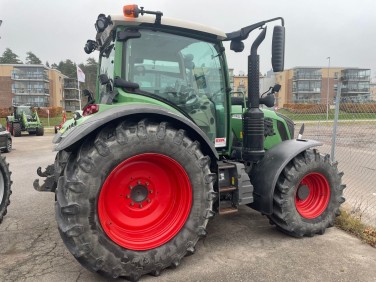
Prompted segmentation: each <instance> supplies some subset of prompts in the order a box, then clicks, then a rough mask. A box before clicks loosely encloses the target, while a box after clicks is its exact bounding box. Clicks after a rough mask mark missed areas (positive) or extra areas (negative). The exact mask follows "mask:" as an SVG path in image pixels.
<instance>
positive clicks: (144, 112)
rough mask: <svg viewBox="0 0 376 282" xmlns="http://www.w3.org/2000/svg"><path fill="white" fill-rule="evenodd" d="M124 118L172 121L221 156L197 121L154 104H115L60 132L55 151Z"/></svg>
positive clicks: (208, 150) (55, 139) (211, 152)
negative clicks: (194, 121)
mask: <svg viewBox="0 0 376 282" xmlns="http://www.w3.org/2000/svg"><path fill="white" fill-rule="evenodd" d="M124 118H138V119H144V118H149V119H151V120H153V121H156V122H157V121H167V122H170V123H172V124H173V125H174V126H176V127H178V128H179V129H184V130H186V131H187V132H188V134H189V136H190V138H192V139H194V140H197V141H199V142H200V144H201V149H202V151H203V153H204V154H210V155H211V156H214V157H215V158H216V159H218V158H219V156H218V152H217V150H216V149H215V147H214V144H213V143H212V142H211V141H210V140H209V138H208V137H207V136H206V134H205V133H204V132H203V131H202V130H201V129H200V128H199V127H198V126H197V125H196V124H195V123H193V122H192V121H191V120H189V119H188V118H186V117H184V116H182V115H178V114H176V113H174V112H172V111H169V110H167V109H165V108H163V107H160V106H156V105H152V104H142V105H141V104H131V105H124V106H115V107H113V108H111V109H108V110H106V111H103V112H100V113H98V114H95V115H94V116H93V117H91V118H90V119H88V120H86V121H85V122H83V123H82V124H80V125H79V126H76V127H73V128H71V129H70V130H68V131H67V132H65V133H63V134H60V133H58V135H57V136H55V138H54V141H53V142H54V143H58V144H57V146H56V147H55V151H61V150H65V149H69V147H72V146H73V145H75V144H78V143H80V142H81V141H82V140H83V139H84V138H85V137H86V136H88V135H89V134H91V133H92V132H94V131H95V130H97V129H99V128H100V127H104V126H105V125H106V124H107V123H110V122H117V121H119V120H121V119H124Z"/></svg>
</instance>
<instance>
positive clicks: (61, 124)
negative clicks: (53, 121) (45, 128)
mask: <svg viewBox="0 0 376 282" xmlns="http://www.w3.org/2000/svg"><path fill="white" fill-rule="evenodd" d="M66 121H67V115H66V113H65V112H63V120H62V121H61V123H60V124H58V125H55V134H56V133H57V132H58V131H59V130H60V129H61V127H62V126H63V124H64V123H65V122H66Z"/></svg>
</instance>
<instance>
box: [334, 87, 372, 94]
mask: <svg viewBox="0 0 376 282" xmlns="http://www.w3.org/2000/svg"><path fill="white" fill-rule="evenodd" d="M341 93H369V88H342V89H341Z"/></svg>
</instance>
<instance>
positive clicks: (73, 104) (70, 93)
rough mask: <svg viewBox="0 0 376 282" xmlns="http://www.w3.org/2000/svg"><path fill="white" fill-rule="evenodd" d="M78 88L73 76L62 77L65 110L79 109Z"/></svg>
mask: <svg viewBox="0 0 376 282" xmlns="http://www.w3.org/2000/svg"><path fill="white" fill-rule="evenodd" d="M80 98H81V97H80V90H79V85H78V81H77V79H75V78H65V79H64V101H65V110H66V111H68V112H74V111H76V110H79V109H80Z"/></svg>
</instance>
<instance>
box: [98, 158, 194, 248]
mask: <svg viewBox="0 0 376 282" xmlns="http://www.w3.org/2000/svg"><path fill="white" fill-rule="evenodd" d="M191 205H192V188H191V184H190V181H189V177H188V175H187V173H186V172H185V170H184V168H183V167H182V166H181V165H180V164H179V163H178V162H176V161H175V160H173V159H171V158H170V157H167V156H165V155H161V154H154V153H147V154H140V155H136V156H134V157H131V158H129V159H127V160H125V161H123V162H122V163H120V164H119V165H118V166H117V167H116V168H115V169H114V170H113V171H112V172H111V173H110V175H109V176H108V177H107V179H106V181H105V182H104V184H103V187H102V190H101V192H100V195H99V200H98V216H99V221H100V223H101V225H102V228H103V230H104V231H105V233H106V234H107V235H108V237H110V238H111V239H112V240H113V241H114V242H115V243H117V244H118V245H120V246H122V247H124V248H127V249H131V250H149V249H153V248H156V247H158V246H161V245H163V244H165V243H166V242H168V241H169V240H170V239H171V238H173V237H174V236H175V235H176V234H177V233H178V232H179V231H180V229H181V228H182V227H183V225H184V224H185V222H186V220H187V218H188V216H189V213H190V210H191Z"/></svg>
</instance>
